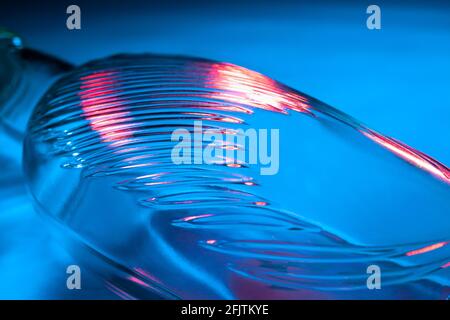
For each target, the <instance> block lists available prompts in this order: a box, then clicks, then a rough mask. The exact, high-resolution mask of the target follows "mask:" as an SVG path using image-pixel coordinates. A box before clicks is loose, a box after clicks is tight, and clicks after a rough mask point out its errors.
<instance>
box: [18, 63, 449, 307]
mask: <svg viewBox="0 0 450 320" xmlns="http://www.w3.org/2000/svg"><path fill="white" fill-rule="evenodd" d="M197 120H201V121H202V123H203V129H204V130H206V129H213V130H217V132H225V131H226V130H228V132H233V130H237V129H239V128H243V129H246V128H279V130H280V171H279V173H278V174H277V175H274V176H262V175H260V171H259V169H260V165H254V164H249V163H240V164H234V165H227V164H215V165H206V164H198V165H196V164H191V165H175V164H173V162H172V160H171V150H172V149H173V147H174V146H175V144H176V142H173V141H171V134H172V132H173V131H174V130H175V129H178V128H185V129H187V130H189V131H190V132H192V133H194V132H193V131H194V126H193V125H194V121H197ZM217 147H218V148H223V147H227V148H230V147H231V148H235V149H239V148H242V147H243V146H241V145H232V146H223V145H221V144H218V145H217ZM244 148H245V146H244ZM24 162H25V171H26V175H27V178H28V181H29V185H30V189H31V191H32V193H33V195H34V197H35V200H36V203H37V205H38V207H39V208H40V210H41V211H42V212H44V213H45V214H46V215H48V216H49V217H52V218H54V219H55V220H56V221H58V223H59V224H60V225H62V226H64V227H65V228H66V227H67V229H68V230H71V231H73V232H74V235H75V236H74V237H75V238H76V239H77V241H79V242H80V243H82V244H83V246H84V245H86V247H87V248H89V250H87V251H86V252H85V253H81V254H82V255H88V253H87V252H88V251H89V252H90V253H89V254H91V253H92V252H93V253H94V255H95V256H97V257H100V258H101V259H102V260H103V261H104V268H109V267H111V266H113V267H114V270H117V271H115V272H112V274H114V275H113V276H110V278H105V285H106V286H107V287H108V288H109V289H110V290H111V291H112V292H114V293H116V294H117V295H118V296H120V297H121V298H125V299H133V298H142V297H146V294H147V292H152V293H156V294H158V295H159V296H160V297H163V298H190V299H197V298H273V299H277V298H288V299H299V298H305V299H308V298H374V297H377V298H408V297H413V298H446V297H447V296H448V286H449V269H448V268H447V267H448V266H449V265H450V249H449V246H448V244H449V243H450V242H449V240H450V238H449V237H450V235H449V233H448V230H450V219H449V218H448V213H449V212H450V201H449V199H450V198H449V182H450V173H449V169H448V167H446V166H445V165H444V164H442V163H440V162H439V161H437V160H435V159H433V158H431V157H429V156H427V155H425V154H423V153H421V152H420V151H417V150H415V149H413V148H411V147H409V146H407V145H405V144H404V143H402V142H399V141H397V140H395V139H393V138H390V137H388V136H385V135H383V134H381V133H379V132H377V131H375V130H372V129H370V128H368V127H367V126H365V125H364V124H362V123H360V122H359V121H357V120H355V119H353V118H351V117H350V116H348V115H346V114H344V113H342V112H341V111H339V110H337V109H335V108H332V107H330V106H328V105H326V104H324V103H322V102H320V101H318V100H316V99H314V98H312V97H309V96H308V95H305V94H303V93H301V92H299V91H296V90H294V89H291V88H289V87H287V86H285V85H283V84H280V83H279V82H276V81H274V80H272V79H270V78H268V77H266V76H264V75H261V74H259V73H257V72H254V71H251V70H248V69H245V68H243V67H239V66H236V65H232V64H228V63H222V62H215V61H210V60H205V59H195V58H187V57H174V56H156V55H119V56H113V57H110V58H106V59H101V60H97V61H93V62H90V63H88V64H86V65H83V66H81V67H79V68H77V69H76V70H74V71H71V72H69V73H68V74H67V75H66V76H64V77H63V78H61V79H60V80H59V81H57V82H56V83H55V84H54V85H53V86H52V87H51V88H50V89H49V90H48V92H47V93H46V94H45V95H44V96H43V98H42V99H41V101H40V102H39V104H38V105H37V107H36V109H35V111H34V113H33V115H32V118H31V121H30V122H29V128H28V134H27V136H26V140H25V146H24ZM373 264H376V265H378V266H380V267H381V269H382V272H383V273H382V274H383V278H382V279H383V280H382V281H383V282H382V283H383V290H381V292H375V291H371V290H368V289H367V287H366V280H367V276H368V275H367V273H366V269H367V267H368V266H369V265H373ZM119 270H120V272H119Z"/></svg>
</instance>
